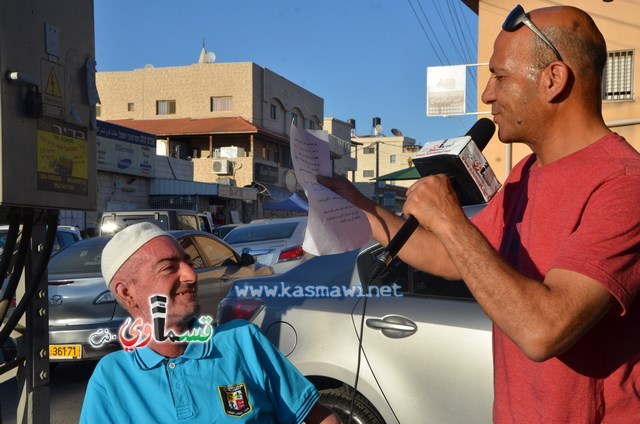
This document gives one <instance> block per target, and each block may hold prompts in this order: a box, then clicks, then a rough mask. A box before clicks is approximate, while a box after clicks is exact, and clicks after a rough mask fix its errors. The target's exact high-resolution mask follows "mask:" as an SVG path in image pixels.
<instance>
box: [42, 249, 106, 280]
mask: <svg viewBox="0 0 640 424" xmlns="http://www.w3.org/2000/svg"><path fill="white" fill-rule="evenodd" d="M103 248H104V245H93V246H80V247H77V246H69V247H68V248H67V249H65V250H63V251H61V252H60V253H58V254H57V255H55V256H52V257H51V259H50V260H49V273H55V274H58V273H60V274H73V273H94V272H98V273H99V272H102V270H101V269H100V258H101V256H102V249H103Z"/></svg>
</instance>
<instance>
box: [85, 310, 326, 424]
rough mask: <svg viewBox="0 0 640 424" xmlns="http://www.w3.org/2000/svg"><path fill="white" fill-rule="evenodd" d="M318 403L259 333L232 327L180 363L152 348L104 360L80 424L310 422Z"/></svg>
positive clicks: (237, 324)
mask: <svg viewBox="0 0 640 424" xmlns="http://www.w3.org/2000/svg"><path fill="white" fill-rule="evenodd" d="M318 398H319V395H318V392H317V390H316V389H315V387H314V386H313V384H311V383H310V382H309V381H308V380H307V379H306V378H305V377H304V376H303V375H302V374H300V372H299V371H298V370H297V369H296V368H295V367H294V366H293V365H291V363H290V362H289V361H288V360H287V359H286V358H285V357H284V356H283V355H282V354H281V353H280V352H279V351H278V349H276V348H275V346H273V345H272V344H271V342H269V340H267V338H266V337H265V336H264V335H263V334H262V333H261V332H260V330H259V329H258V327H256V326H255V325H254V324H251V323H248V322H246V321H232V322H230V323H227V324H224V325H222V326H219V327H216V328H215V334H214V336H213V337H212V338H211V339H209V341H208V342H205V343H190V344H189V345H188V346H187V348H186V350H185V352H184V354H183V355H182V356H180V357H177V358H165V357H163V356H161V355H159V354H157V353H156V352H154V351H153V350H151V349H150V348H148V347H143V348H140V349H135V350H134V351H133V352H125V351H124V350H122V351H118V352H114V353H111V354H109V355H107V356H105V357H104V358H102V359H101V360H100V362H99V363H98V365H97V366H96V369H95V370H94V372H93V375H92V376H91V379H90V380H89V384H88V386H87V391H86V393H85V397H84V403H83V405H82V412H81V415H80V423H87V424H96V423H97V424H100V423H118V424H123V423H199V424H200V423H227V422H228V423H261V424H262V423H302V422H303V420H304V419H305V418H306V416H307V415H308V414H309V411H310V410H311V408H312V407H313V405H314V404H315V403H316V402H317V400H318Z"/></svg>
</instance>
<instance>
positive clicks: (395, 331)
mask: <svg viewBox="0 0 640 424" xmlns="http://www.w3.org/2000/svg"><path fill="white" fill-rule="evenodd" d="M365 322H366V324H367V327H369V328H373V329H376V330H380V331H381V332H382V334H383V335H385V336H387V337H390V338H392V339H399V338H402V337H408V336H411V335H412V334H414V333H415V332H416V331H418V326H417V325H416V324H415V323H414V322H413V321H411V320H410V319H408V318H405V317H403V316H400V315H387V316H385V317H383V318H368V319H367V320H366V321H365Z"/></svg>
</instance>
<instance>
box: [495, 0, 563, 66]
mask: <svg viewBox="0 0 640 424" xmlns="http://www.w3.org/2000/svg"><path fill="white" fill-rule="evenodd" d="M521 24H525V25H526V26H528V27H529V29H530V30H531V31H533V33H534V34H535V35H537V36H538V37H539V38H540V39H541V40H542V41H544V43H545V44H546V45H547V46H549V48H550V49H551V50H553V52H554V53H555V54H556V57H557V58H558V60H560V61H561V60H562V57H561V56H560V53H558V49H556V48H555V46H554V45H553V43H552V42H551V41H549V39H548V38H547V37H546V36H545V35H544V34H543V33H542V32H541V31H540V30H539V29H538V27H537V26H535V25H534V23H533V22H531V19H529V17H528V16H527V13H526V12H525V11H524V9H523V8H522V6H520V5H517V6H516V7H515V8H514V9H513V10H512V11H511V13H509V16H507V19H505V21H504V23H503V24H502V29H503V30H505V31H509V32H511V31H515V30H517V29H518V28H520V25H521Z"/></svg>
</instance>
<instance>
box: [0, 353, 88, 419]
mask: <svg viewBox="0 0 640 424" xmlns="http://www.w3.org/2000/svg"><path fill="white" fill-rule="evenodd" d="M95 365H96V362H78V363H73V364H72V363H69V364H59V365H58V366H57V367H56V368H55V369H54V370H53V372H52V373H51V380H50V385H49V398H50V402H49V408H50V409H49V411H50V418H51V424H70V423H77V422H78V420H79V419H80V408H81V407H82V400H83V399H84V391H85V389H86V387H87V382H88V381H89V377H91V373H92V372H93V368H94V367H95ZM17 399H18V396H17V389H16V382H15V379H14V380H11V381H7V382H5V383H2V384H0V402H1V407H2V421H1V423H2V424H16V421H17V419H16V417H17V415H16V410H17V405H18V401H17Z"/></svg>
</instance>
